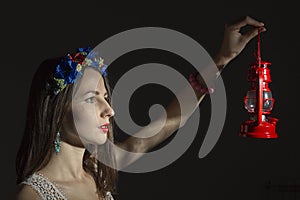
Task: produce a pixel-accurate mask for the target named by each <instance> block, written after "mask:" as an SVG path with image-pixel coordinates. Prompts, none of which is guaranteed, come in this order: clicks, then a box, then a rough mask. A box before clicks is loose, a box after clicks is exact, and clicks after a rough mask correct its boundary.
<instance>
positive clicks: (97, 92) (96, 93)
mask: <svg viewBox="0 0 300 200" xmlns="http://www.w3.org/2000/svg"><path fill="white" fill-rule="evenodd" d="M89 93H93V94H95V95H99V94H100V92H99V91H97V90H96V91H94V90H90V91H87V92H86V93H84V95H87V94H89ZM107 95H108V94H107V92H105V93H104V96H107Z"/></svg>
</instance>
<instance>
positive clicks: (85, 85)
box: [78, 67, 106, 94]
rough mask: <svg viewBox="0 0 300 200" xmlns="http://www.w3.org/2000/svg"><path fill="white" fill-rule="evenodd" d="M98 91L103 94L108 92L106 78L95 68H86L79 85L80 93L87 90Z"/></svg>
mask: <svg viewBox="0 0 300 200" xmlns="http://www.w3.org/2000/svg"><path fill="white" fill-rule="evenodd" d="M95 90H96V91H98V92H100V93H101V94H105V93H106V88H105V85H104V79H103V77H102V75H101V73H100V72H99V71H97V70H95V69H93V68H90V67H88V68H86V69H85V70H84V73H83V75H82V77H81V80H80V83H79V85H78V93H80V94H82V93H84V92H87V91H95Z"/></svg>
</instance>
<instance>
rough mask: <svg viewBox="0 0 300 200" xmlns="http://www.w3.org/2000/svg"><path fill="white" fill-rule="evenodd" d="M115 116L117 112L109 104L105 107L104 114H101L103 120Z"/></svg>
mask: <svg viewBox="0 0 300 200" xmlns="http://www.w3.org/2000/svg"><path fill="white" fill-rule="evenodd" d="M114 115H115V111H114V110H113V109H112V107H111V106H110V105H109V104H108V103H107V104H106V106H105V109H104V110H103V112H101V117H103V118H106V117H108V118H110V117H112V116H114Z"/></svg>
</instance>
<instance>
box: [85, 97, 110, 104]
mask: <svg viewBox="0 0 300 200" xmlns="http://www.w3.org/2000/svg"><path fill="white" fill-rule="evenodd" d="M104 99H105V100H106V101H107V102H108V101H109V98H108V97H104ZM90 100H92V102H91V101H90ZM94 100H95V97H89V98H87V99H86V100H85V101H86V102H87V103H94V102H95V101H94Z"/></svg>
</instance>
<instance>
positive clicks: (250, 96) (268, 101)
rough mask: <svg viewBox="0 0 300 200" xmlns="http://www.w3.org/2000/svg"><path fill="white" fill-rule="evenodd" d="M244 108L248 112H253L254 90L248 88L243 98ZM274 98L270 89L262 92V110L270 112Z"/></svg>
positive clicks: (254, 102) (254, 103)
mask: <svg viewBox="0 0 300 200" xmlns="http://www.w3.org/2000/svg"><path fill="white" fill-rule="evenodd" d="M244 104H245V108H246V110H248V112H249V113H254V112H255V108H256V90H249V91H248V92H247V96H246V97H245V99H244ZM273 104H274V99H273V98H272V92H271V91H264V92H263V112H270V111H271V110H272V109H273Z"/></svg>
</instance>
